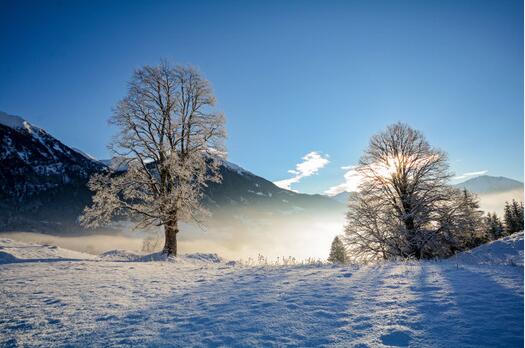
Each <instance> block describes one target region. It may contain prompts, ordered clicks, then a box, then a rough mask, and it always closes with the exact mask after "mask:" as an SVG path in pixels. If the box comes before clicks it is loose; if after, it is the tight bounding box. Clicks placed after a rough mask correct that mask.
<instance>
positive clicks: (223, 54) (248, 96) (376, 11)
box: [0, 0, 523, 193]
mask: <svg viewBox="0 0 525 348" xmlns="http://www.w3.org/2000/svg"><path fill="white" fill-rule="evenodd" d="M0 48H1V52H2V54H0V76H1V78H0V110H2V111H6V112H8V113H11V114H17V115H21V116H24V117H25V118H27V119H28V120H29V121H30V122H32V123H34V124H36V125H39V126H41V127H43V128H45V129H47V130H48V131H49V132H51V133H52V134H53V135H55V136H56V137H58V138H59V139H61V140H62V141H63V142H64V143H66V144H68V145H71V146H74V147H77V148H79V149H82V150H83V151H85V152H88V153H90V154H92V155H94V156H96V157H98V158H105V157H107V156H108V152H107V150H106V145H107V143H108V142H109V141H110V138H111V135H112V134H113V133H114V131H115V130H114V129H112V128H110V127H108V125H107V118H108V116H109V115H110V114H111V108H112V107H113V106H114V105H115V103H116V102H117V101H118V100H119V99H120V98H122V97H123V96H124V94H125V91H126V82H127V81H128V80H129V78H130V76H131V74H132V72H133V70H134V69H135V68H137V67H140V66H141V65H144V64H155V63H157V62H158V61H159V59H160V58H166V59H169V60H172V61H174V62H178V63H191V64H193V65H195V66H197V67H198V68H199V69H200V70H201V71H202V72H203V74H204V75H205V76H206V77H207V78H208V79H209V80H210V81H211V82H212V84H213V86H214V89H215V93H216V95H217V98H218V101H219V105H218V106H219V108H220V109H221V110H222V111H224V112H225V114H226V116H227V119H228V124H227V127H228V133H229V139H228V142H227V145H228V151H229V156H230V160H231V161H232V162H235V163H237V164H239V165H241V166H243V167H245V168H247V169H249V170H251V171H252V172H254V173H256V174H258V175H261V176H263V177H265V178H267V179H270V180H274V181H276V180H283V179H289V178H292V177H299V179H298V180H296V181H295V182H294V183H293V184H291V188H292V189H295V190H299V191H301V192H308V193H321V192H325V191H326V190H328V189H329V188H330V187H333V186H336V185H339V184H341V183H342V182H343V181H344V179H343V176H344V174H345V173H346V172H347V171H348V170H349V169H348V166H351V165H353V164H355V163H356V162H357V160H358V159H359V156H360V154H361V153H362V151H363V149H364V148H365V147H366V145H367V142H368V139H369V137H370V136H371V135H372V134H374V133H376V132H378V131H380V130H382V129H384V128H385V127H386V126H387V125H388V124H390V123H393V122H396V121H403V122H407V123H408V124H410V125H412V126H413V127H415V128H418V129H420V130H421V131H423V132H424V133H425V134H426V136H427V138H428V139H429V141H430V142H431V143H432V144H433V145H436V146H438V147H440V148H442V149H443V150H445V151H447V152H448V154H449V157H450V163H451V166H452V169H453V170H454V171H455V172H456V173H457V174H458V175H460V174H463V173H469V172H481V171H487V173H488V174H489V175H502V176H507V177H511V178H515V179H519V180H523V3H522V2H521V1H501V0H494V1H462V0H454V1H447V0H445V1H396V0H393V1H392V0H385V1H375V0H371V1H210V2H204V1H187V2H175V1H155V2H153V1H122V2H119V1H85V2H84V1H34V2H24V1H12V2H9V1H5V0H2V1H0ZM312 152H314V154H313V155H312ZM307 154H310V155H309V157H307V159H308V160H307V161H306V162H307V164H305V165H302V167H301V166H299V168H296V165H297V164H300V163H302V162H304V160H303V157H305V156H306V155H307ZM342 167H345V168H346V169H342ZM301 168H302V169H301ZM316 168H317V170H315V169H316ZM298 169H299V170H298ZM303 169H304V170H305V171H301V170H303ZM289 170H293V171H294V172H293V173H289V172H288V171H289ZM303 174H304V175H303Z"/></svg>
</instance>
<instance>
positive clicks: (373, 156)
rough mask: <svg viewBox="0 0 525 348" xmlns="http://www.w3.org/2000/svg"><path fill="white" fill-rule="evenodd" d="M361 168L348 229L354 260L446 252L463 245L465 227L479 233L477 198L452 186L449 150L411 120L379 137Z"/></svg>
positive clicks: (348, 220) (349, 211)
mask: <svg viewBox="0 0 525 348" xmlns="http://www.w3.org/2000/svg"><path fill="white" fill-rule="evenodd" d="M356 171H357V173H358V175H359V176H360V178H361V184H360V186H359V192H358V193H357V194H355V195H354V196H353V197H351V199H350V201H349V209H348V213H347V224H346V228H345V232H346V236H347V241H348V243H347V244H348V248H349V252H350V254H351V256H352V257H353V258H355V259H357V260H364V259H378V258H381V259H390V258H396V257H401V258H417V259H421V258H431V257H436V256H446V255H449V254H450V253H452V250H454V249H456V248H462V247H463V246H462V245H464V244H465V239H466V237H465V233H464V231H465V230H468V231H471V232H469V233H472V234H477V233H478V230H477V229H478V227H477V226H474V225H475V223H474V221H475V219H476V218H481V215H480V213H478V212H477V207H476V203H475V202H476V199H475V197H471V196H470V195H469V194H468V193H465V192H461V191H460V190H457V189H454V188H452V187H450V186H449V185H448V184H447V183H448V180H449V179H450V177H451V175H452V174H451V173H450V172H449V166H448V162H447V156H446V154H445V153H444V152H442V151H440V150H438V149H436V148H434V147H432V146H431V145H430V144H429V143H428V142H427V141H426V139H425V137H424V136H423V134H422V133H421V132H419V131H417V130H414V129H412V128H410V127H409V126H407V125H406V124H402V123H397V124H394V125H391V126H389V127H388V128H387V129H386V130H385V131H383V132H381V133H379V134H377V135H374V136H373V137H372V138H371V140H370V143H369V146H368V148H367V149H366V150H365V153H364V154H363V156H362V157H361V159H360V161H359V164H358V166H357V168H356ZM463 224H467V226H464V228H463V226H462V225H463Z"/></svg>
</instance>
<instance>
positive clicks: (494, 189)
mask: <svg viewBox="0 0 525 348" xmlns="http://www.w3.org/2000/svg"><path fill="white" fill-rule="evenodd" d="M455 186H456V187H458V188H466V189H467V190H469V191H470V192H474V193H477V194H486V193H500V192H505V191H512V190H516V189H519V190H522V191H523V183H522V182H520V181H517V180H513V179H509V178H505V177H503V176H498V177H496V176H489V175H482V176H478V177H475V178H472V179H469V180H467V181H465V182H462V183H459V184H456V185H455Z"/></svg>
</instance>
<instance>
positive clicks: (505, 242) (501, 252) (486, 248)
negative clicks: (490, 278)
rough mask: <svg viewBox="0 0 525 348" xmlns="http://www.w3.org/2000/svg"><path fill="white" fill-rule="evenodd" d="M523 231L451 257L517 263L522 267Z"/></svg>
mask: <svg viewBox="0 0 525 348" xmlns="http://www.w3.org/2000/svg"><path fill="white" fill-rule="evenodd" d="M523 257H524V255H523V231H522V232H516V233H514V234H512V235H510V236H507V237H503V238H501V239H498V240H495V241H493V242H490V243H487V244H483V245H481V246H479V247H477V248H475V249H472V250H469V251H464V252H462V253H460V254H458V255H456V256H454V257H452V258H451V261H456V262H462V263H478V264H490V265H493V264H496V265H519V266H522V267H523Z"/></svg>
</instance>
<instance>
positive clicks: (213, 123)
mask: <svg viewBox="0 0 525 348" xmlns="http://www.w3.org/2000/svg"><path fill="white" fill-rule="evenodd" d="M214 106H215V97H214V95H213V92H212V89H211V87H210V84H209V83H208V81H207V80H205V79H204V78H203V77H202V75H201V74H200V73H199V72H198V71H197V70H195V69H194V68H192V67H187V66H172V65H170V64H168V63H167V62H162V63H161V64H160V65H158V66H144V67H143V68H141V69H138V70H137V71H135V73H134V75H133V78H132V79H131V82H130V83H129V88H128V94H127V96H126V97H125V98H124V99H122V100H121V101H120V102H119V103H118V104H117V106H116V108H115V110H114V113H113V116H112V117H111V119H110V123H111V124H113V125H115V126H117V127H118V128H119V131H120V132H119V134H118V135H117V136H116V138H115V139H114V141H113V143H112V144H111V147H110V149H111V150H112V152H113V154H114V156H115V157H120V158H124V160H125V162H126V163H125V164H126V165H127V166H128V170H127V171H126V172H124V173H123V174H118V175H117V174H115V173H108V174H98V175H95V176H93V177H92V178H91V180H90V181H89V188H90V189H91V190H92V191H94V192H95V195H94V197H93V204H92V205H91V206H90V207H87V208H86V209H85V210H84V214H83V216H82V217H81V223H82V224H84V225H85V226H92V227H96V226H99V225H101V224H107V223H109V222H110V221H111V218H112V217H113V216H119V215H120V216H132V217H133V218H134V221H138V226H141V227H146V226H151V225H155V226H163V227H164V232H165V243H164V253H166V254H168V255H176V254H177V234H178V232H179V223H180V221H184V220H200V217H201V216H202V213H203V212H204V210H203V208H202V206H201V202H200V197H201V191H202V188H203V187H204V186H205V185H206V183H207V182H219V181H220V180H221V176H220V173H219V160H218V159H217V156H216V155H217V154H218V153H223V150H224V145H223V143H224V142H223V141H224V138H225V128H224V122H225V121H224V116H223V115H222V114H221V113H219V112H217V111H215V110H214ZM121 165H122V163H121ZM117 167H118V165H117Z"/></svg>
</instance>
